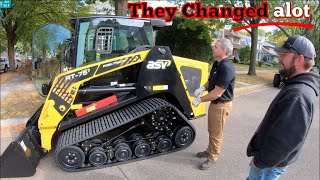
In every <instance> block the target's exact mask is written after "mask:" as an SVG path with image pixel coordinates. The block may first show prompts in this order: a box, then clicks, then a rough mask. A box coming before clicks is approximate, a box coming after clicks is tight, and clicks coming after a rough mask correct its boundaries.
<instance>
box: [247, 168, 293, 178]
mask: <svg viewBox="0 0 320 180" xmlns="http://www.w3.org/2000/svg"><path fill="white" fill-rule="evenodd" d="M287 168H288V166H285V167H270V168H263V169H259V168H257V167H253V166H250V172H249V177H247V180H277V179H279V177H280V175H281V174H283V173H284V172H285V171H286V170H287Z"/></svg>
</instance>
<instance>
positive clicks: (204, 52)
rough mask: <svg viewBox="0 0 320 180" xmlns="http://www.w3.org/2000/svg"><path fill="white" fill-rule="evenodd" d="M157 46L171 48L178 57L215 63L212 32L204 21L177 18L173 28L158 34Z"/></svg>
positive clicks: (166, 28) (162, 30) (165, 28)
mask: <svg viewBox="0 0 320 180" xmlns="http://www.w3.org/2000/svg"><path fill="white" fill-rule="evenodd" d="M156 44H157V45H163V46H169V47H170V50H171V52H172V54H173V55H176V56H181V57H186V58H191V59H197V60H201V61H206V62H209V61H213V56H212V50H211V38H210V32H209V29H208V26H207V25H206V24H205V23H204V22H203V21H198V20H195V19H183V18H181V17H176V18H175V19H174V20H173V23H172V26H169V27H164V28H162V29H161V30H159V31H158V32H157V37H156Z"/></svg>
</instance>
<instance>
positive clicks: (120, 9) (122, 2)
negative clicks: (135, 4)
mask: <svg viewBox="0 0 320 180" xmlns="http://www.w3.org/2000/svg"><path fill="white" fill-rule="evenodd" d="M114 7H115V10H116V16H127V1H126V0H115V1H114Z"/></svg>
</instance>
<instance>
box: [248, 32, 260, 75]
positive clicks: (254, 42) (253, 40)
mask: <svg viewBox="0 0 320 180" xmlns="http://www.w3.org/2000/svg"><path fill="white" fill-rule="evenodd" d="M257 46H258V28H257V27H255V28H251V52H250V66H249V71H248V75H249V76H256V75H257V74H256V60H257Z"/></svg>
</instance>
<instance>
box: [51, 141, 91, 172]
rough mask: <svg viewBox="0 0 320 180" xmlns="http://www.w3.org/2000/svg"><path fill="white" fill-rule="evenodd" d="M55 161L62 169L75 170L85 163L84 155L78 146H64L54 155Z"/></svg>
mask: <svg viewBox="0 0 320 180" xmlns="http://www.w3.org/2000/svg"><path fill="white" fill-rule="evenodd" d="M56 161H57V162H58V164H59V165H60V166H61V167H62V168H64V169H76V168H79V167H81V165H82V164H83V163H84V161H85V154H84V152H83V151H82V149H81V148H79V147H78V146H66V147H65V148H62V149H61V150H60V151H59V152H58V153H57V155H56Z"/></svg>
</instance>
